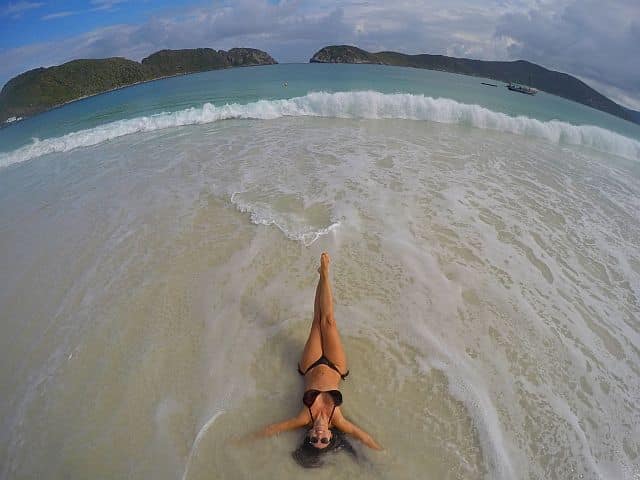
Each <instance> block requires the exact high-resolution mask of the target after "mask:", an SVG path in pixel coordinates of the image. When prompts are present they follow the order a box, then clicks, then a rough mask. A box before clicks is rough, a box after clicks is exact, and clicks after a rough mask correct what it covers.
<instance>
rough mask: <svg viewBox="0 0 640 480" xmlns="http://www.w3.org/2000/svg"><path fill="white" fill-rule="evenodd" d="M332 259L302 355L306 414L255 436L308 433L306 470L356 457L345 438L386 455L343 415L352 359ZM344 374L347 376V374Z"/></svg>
mask: <svg viewBox="0 0 640 480" xmlns="http://www.w3.org/2000/svg"><path fill="white" fill-rule="evenodd" d="M329 260H330V259H329V254H328V253H323V254H322V255H321V256H320V268H318V272H319V273H320V280H318V286H317V288H316V299H315V304H314V307H313V323H312V324H311V331H310V332H309V338H308V339H307V343H306V344H305V346H304V350H303V351H302V358H301V360H300V363H299V364H298V372H299V373H300V375H303V376H304V395H303V396H302V403H303V404H304V408H303V409H302V410H301V411H300V413H299V414H298V415H296V416H295V417H293V418H291V419H289V420H285V421H284V422H279V423H274V424H273V425H269V426H267V427H265V428H264V429H262V430H261V431H259V432H257V433H256V434H254V436H256V437H268V436H271V435H275V434H277V433H280V432H284V431H286V430H293V429H295V428H306V429H307V431H306V435H305V438H304V442H303V444H302V445H301V446H300V447H299V448H298V449H297V450H296V451H295V452H293V456H294V458H295V459H296V461H298V463H300V464H301V465H302V466H304V467H315V466H319V465H320V454H323V453H326V452H328V451H336V450H340V449H343V450H346V451H347V452H349V453H351V454H352V455H353V456H355V451H354V450H353V447H351V445H350V444H349V442H348V440H347V439H346V438H345V436H344V435H343V434H349V435H351V436H353V437H355V438H357V439H358V440H360V441H361V442H362V443H364V444H365V445H367V446H368V447H370V448H373V449H376V450H382V447H381V446H380V445H379V444H378V443H377V442H376V441H375V440H374V439H373V438H371V435H369V434H368V433H367V432H365V431H364V430H362V429H361V428H359V427H358V426H356V425H354V424H353V423H351V422H350V421H349V420H347V419H346V418H345V417H344V416H343V415H342V410H341V409H340V406H341V405H342V393H340V390H338V386H339V385H340V381H341V380H344V379H345V378H346V377H347V375H349V371H348V370H347V357H346V355H345V353H344V349H343V348H342V342H341V341H340V334H339V333H338V327H337V325H336V320H335V318H334V316H333V296H332V294H331V285H330V283H329ZM342 372H344V373H342Z"/></svg>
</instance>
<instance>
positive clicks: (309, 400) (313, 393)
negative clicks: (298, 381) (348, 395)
mask: <svg viewBox="0 0 640 480" xmlns="http://www.w3.org/2000/svg"><path fill="white" fill-rule="evenodd" d="M321 393H328V394H329V395H331V398H332V399H333V408H332V409H331V415H329V422H328V423H331V419H332V418H333V413H334V412H335V411H336V407H339V406H340V405H342V394H341V393H340V390H325V391H322V390H307V391H306V392H304V395H303V396H302V403H304V404H305V405H306V407H307V408H308V409H309V416H311V423H313V421H314V420H313V413H311V405H313V402H315V401H316V398H318V395H320V394H321Z"/></svg>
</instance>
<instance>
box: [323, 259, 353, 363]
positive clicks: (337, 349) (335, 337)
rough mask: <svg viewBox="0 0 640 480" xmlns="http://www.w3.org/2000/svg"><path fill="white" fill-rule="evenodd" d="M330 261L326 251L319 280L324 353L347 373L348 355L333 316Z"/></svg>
mask: <svg viewBox="0 0 640 480" xmlns="http://www.w3.org/2000/svg"><path fill="white" fill-rule="evenodd" d="M329 262H330V258H329V254H328V253H326V252H324V253H323V254H322V255H321V256H320V281H319V282H318V291H319V299H318V300H319V307H320V331H321V334H322V335H321V339H322V353H323V354H324V356H325V357H327V358H328V359H329V360H331V361H332V362H333V363H334V364H335V366H336V367H338V370H340V372H341V373H345V372H346V371H347V356H346V354H345V353H344V348H343V347H342V341H341V340H340V334H339V333H338V326H337V325H336V320H335V317H334V316H333V294H332V292H331V283H330V282H329Z"/></svg>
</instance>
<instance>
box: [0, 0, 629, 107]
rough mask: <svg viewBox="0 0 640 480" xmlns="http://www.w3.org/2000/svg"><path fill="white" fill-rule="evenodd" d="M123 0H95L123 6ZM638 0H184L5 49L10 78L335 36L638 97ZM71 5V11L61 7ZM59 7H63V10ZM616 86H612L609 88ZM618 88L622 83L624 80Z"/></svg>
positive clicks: (283, 55)
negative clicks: (532, 69)
mask: <svg viewBox="0 0 640 480" xmlns="http://www.w3.org/2000/svg"><path fill="white" fill-rule="evenodd" d="M122 2H123V0H93V2H92V5H93V6H94V8H96V9H97V8H101V9H109V8H115V6H116V5H117V4H120V3H122ZM638 5H640V4H638V3H637V0H619V1H618V2H617V3H616V4H615V5H612V4H611V3H602V4H601V3H600V2H596V0H586V1H585V2H583V3H576V2H575V1H574V0H560V1H553V2H552V1H551V0H490V1H489V2H480V1H479V0H432V1H431V2H429V3H428V4H426V3H424V2H422V1H418V0H397V1H395V2H393V3H391V4H390V3H389V2H386V1H384V0H368V1H366V2H362V1H358V0H352V1H345V2H335V1H333V0H316V1H315V2H313V3H305V2H300V1H296V0H292V1H282V2H280V3H278V4H272V3H270V2H268V1H266V0H240V1H237V2H235V1H234V2H232V3H222V4H219V3H212V4H209V5H206V6H192V7H184V6H182V7H179V8H178V7H176V8H174V9H172V10H168V11H164V12H161V13H157V14H155V15H153V16H152V17H150V18H149V19H147V20H146V21H145V22H143V23H141V24H137V25H112V26H110V27H107V28H100V29H97V30H94V31H91V32H88V33H85V34H82V35H79V36H76V37H73V38H68V39H64V40H61V41H56V42H46V43H42V44H39V45H31V46H28V47H19V48H18V49H11V50H5V51H4V52H2V51H0V79H8V78H9V77H10V76H13V75H15V74H17V73H19V72H21V71H24V70H26V69H28V68H33V67H34V66H39V65H41V64H42V65H51V64H57V63H61V62H64V61H67V60H70V59H72V58H79V57H82V58H90V57H94V58H99V57H108V56H124V57H128V58H132V59H135V60H140V59H141V58H142V57H144V56H146V55H148V54H150V53H152V52H154V51H157V50H160V49H162V48H193V47H212V48H224V49H228V48H231V47H235V46H239V47H242V46H245V47H255V48H261V49H264V50H266V51H268V52H269V53H271V54H272V55H273V56H274V57H275V58H276V59H277V60H278V61H305V62H306V61H307V60H308V59H309V58H310V57H311V55H312V54H313V53H314V52H315V51H316V50H317V49H319V48H321V47H323V46H325V45H329V44H342V43H346V44H354V45H358V46H360V47H361V48H365V49H367V50H371V51H380V50H396V51H402V52H406V53H433V54H444V55H452V56H460V57H468V58H478V59H484V60H513V59H518V58H523V59H526V60H530V61H533V62H536V63H540V64H542V65H544V66H547V67H552V68H555V69H558V70H560V71H565V72H567V73H571V74H574V75H579V76H581V77H582V78H584V79H587V82H589V81H592V80H595V82H596V83H594V86H596V87H599V88H600V89H601V90H603V91H608V92H614V91H615V92H618V93H617V94H616V96H615V98H616V99H618V100H620V101H621V102H623V103H624V104H625V105H637V102H638V99H640V81H638V77H639V73H640V66H639V65H638V63H637V62H633V61H630V59H632V58H637V57H638V53H639V52H638V46H637V45H640V20H639V19H640V12H638V8H639V7H638ZM60 13H64V12H60ZM53 15H55V14H53ZM606 89H608V90H606ZM614 89H616V90H614Z"/></svg>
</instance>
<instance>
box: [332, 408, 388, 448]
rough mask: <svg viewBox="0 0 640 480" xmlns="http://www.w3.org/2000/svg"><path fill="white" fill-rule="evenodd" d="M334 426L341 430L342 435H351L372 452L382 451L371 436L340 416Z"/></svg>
mask: <svg viewBox="0 0 640 480" xmlns="http://www.w3.org/2000/svg"><path fill="white" fill-rule="evenodd" d="M334 425H335V426H336V427H338V428H339V429H340V430H342V431H343V432H344V433H346V434H349V435H353V436H354V437H356V438H357V439H358V440H360V441H361V442H362V443H364V444H365V445H366V446H367V447H369V448H373V449H374V450H382V447H381V446H380V444H379V443H378V442H376V441H375V440H374V439H373V437H372V436H371V435H369V434H368V433H367V432H365V431H364V430H362V429H361V428H360V427H358V426H357V425H355V424H353V423H351V422H350V421H349V420H347V419H346V418H344V417H343V416H342V415H340V418H338V419H336V421H335V422H334Z"/></svg>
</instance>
